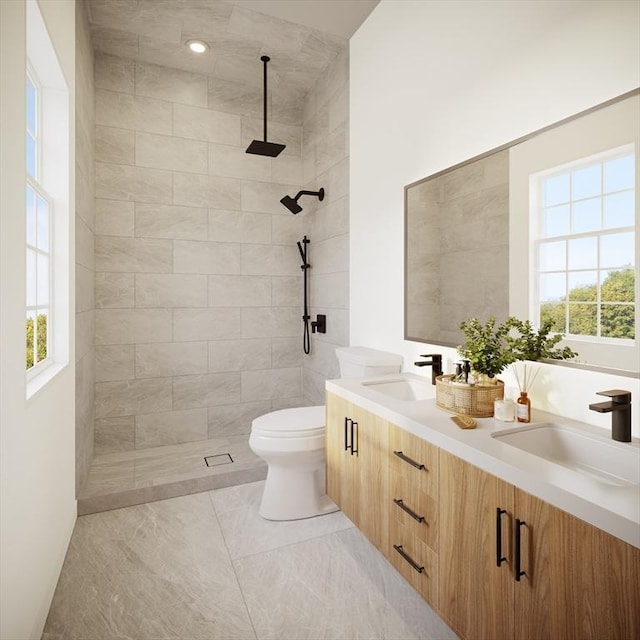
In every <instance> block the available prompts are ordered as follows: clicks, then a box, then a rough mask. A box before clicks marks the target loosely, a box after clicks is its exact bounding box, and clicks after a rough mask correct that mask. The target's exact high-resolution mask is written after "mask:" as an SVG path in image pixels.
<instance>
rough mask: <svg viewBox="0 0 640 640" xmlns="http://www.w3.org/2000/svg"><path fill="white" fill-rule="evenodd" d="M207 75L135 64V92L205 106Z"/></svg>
mask: <svg viewBox="0 0 640 640" xmlns="http://www.w3.org/2000/svg"><path fill="white" fill-rule="evenodd" d="M207 91H208V88H207V77H206V76H204V75H200V74H197V73H189V72H188V71H182V70H180V69H171V68H169V67H161V66H158V65H154V64H136V94H137V95H139V96H147V97H149V98H160V99H161V100H169V101H171V102H180V103H183V104H190V105H192V106H194V107H207V106H208V105H207Z"/></svg>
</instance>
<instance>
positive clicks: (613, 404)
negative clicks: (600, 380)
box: [589, 389, 631, 442]
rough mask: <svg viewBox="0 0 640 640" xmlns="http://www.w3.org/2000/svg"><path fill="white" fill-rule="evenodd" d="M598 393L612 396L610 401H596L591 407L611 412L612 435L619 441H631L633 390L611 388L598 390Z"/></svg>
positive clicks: (599, 411) (608, 396)
mask: <svg viewBox="0 0 640 640" xmlns="http://www.w3.org/2000/svg"><path fill="white" fill-rule="evenodd" d="M596 394H597V395H599V396H606V397H607V398H611V400H610V401H609V402H594V403H593V404H590V405H589V409H591V410H592V411H597V412H598V413H611V414H612V415H611V437H612V438H613V439H614V440H617V441H618V442H631V391H624V390H622V389H611V390H610V391H597V392H596Z"/></svg>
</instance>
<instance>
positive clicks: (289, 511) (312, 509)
mask: <svg viewBox="0 0 640 640" xmlns="http://www.w3.org/2000/svg"><path fill="white" fill-rule="evenodd" d="M324 476H325V473H324V468H322V469H317V470H316V471H315V472H311V473H310V472H309V471H301V472H297V471H295V470H293V469H287V470H286V471H283V470H282V469H272V468H271V467H269V470H268V471H267V479H266V481H265V485H264V493H263V494H262V502H261V504H260V509H259V510H258V513H259V514H260V515H261V516H262V517H263V518H264V519H265V520H302V519H304V518H313V517H314V516H321V515H325V514H327V513H333V512H335V511H339V510H340V508H339V507H338V505H337V504H336V503H335V502H333V500H331V498H330V497H329V496H328V495H327V494H326V493H324Z"/></svg>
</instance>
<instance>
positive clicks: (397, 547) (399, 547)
mask: <svg viewBox="0 0 640 640" xmlns="http://www.w3.org/2000/svg"><path fill="white" fill-rule="evenodd" d="M393 548H394V549H395V550H396V551H397V552H398V553H399V554H400V555H401V556H402V557H403V558H404V559H405V560H406V561H407V562H408V563H409V564H410V565H411V566H412V567H413V568H414V569H415V570H416V571H417V572H418V573H423V572H424V567H421V566H420V565H418V564H417V563H416V562H415V561H414V560H413V558H411V557H410V556H409V555H407V553H406V551H405V550H404V549H403V548H402V545H401V544H394V545H393Z"/></svg>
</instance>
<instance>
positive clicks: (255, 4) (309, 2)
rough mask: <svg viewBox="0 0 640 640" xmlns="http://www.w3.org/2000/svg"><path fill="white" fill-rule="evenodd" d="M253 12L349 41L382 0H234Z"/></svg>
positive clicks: (234, 2) (233, 0)
mask: <svg viewBox="0 0 640 640" xmlns="http://www.w3.org/2000/svg"><path fill="white" fill-rule="evenodd" d="M231 2H232V3H233V4H237V5H241V6H243V7H245V8H247V9H251V10H252V11H258V12H259V13H264V14H266V15H269V16H273V17H274V18H280V19H281V20H287V21H289V22H295V23H297V24H302V25H304V26H306V27H311V28H312V29H317V30H318V31H324V32H325V33H330V34H332V35H334V36H339V37H341V38H346V39H349V38H350V37H351V36H352V35H353V34H354V33H355V32H356V31H357V30H358V27H359V26H360V25H361V24H362V23H363V22H364V21H365V20H366V18H367V16H368V15H369V14H370V13H371V12H372V11H373V9H374V8H375V6H376V5H377V4H378V3H379V2H380V0H231Z"/></svg>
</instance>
